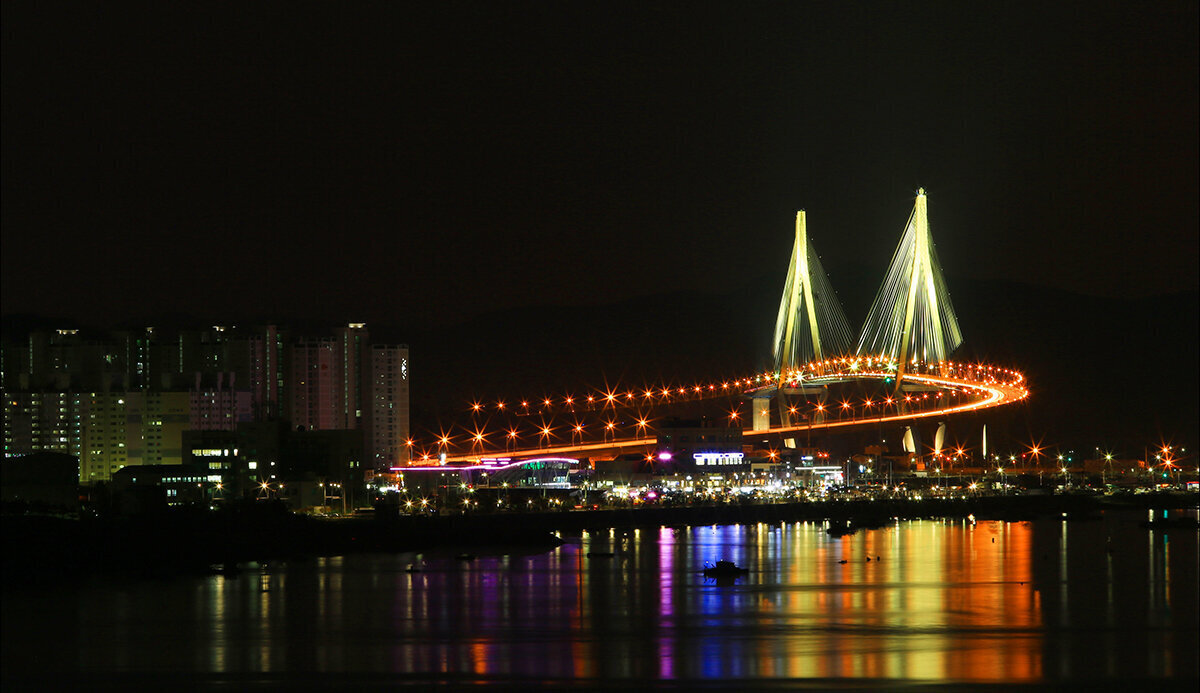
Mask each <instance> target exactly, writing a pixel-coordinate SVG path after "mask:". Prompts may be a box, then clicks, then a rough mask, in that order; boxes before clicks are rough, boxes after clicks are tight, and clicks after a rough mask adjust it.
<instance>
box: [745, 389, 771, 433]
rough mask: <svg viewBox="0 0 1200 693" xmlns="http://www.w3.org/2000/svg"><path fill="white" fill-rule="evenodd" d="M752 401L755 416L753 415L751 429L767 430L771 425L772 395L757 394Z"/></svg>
mask: <svg viewBox="0 0 1200 693" xmlns="http://www.w3.org/2000/svg"><path fill="white" fill-rule="evenodd" d="M750 403H751V404H752V405H753V407H754V416H753V417H751V423H752V424H753V425H752V426H751V430H754V431H765V430H767V429H768V428H770V427H771V395H770V394H767V395H755V396H754V398H753V399H751V400H750Z"/></svg>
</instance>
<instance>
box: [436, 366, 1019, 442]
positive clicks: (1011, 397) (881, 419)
mask: <svg viewBox="0 0 1200 693" xmlns="http://www.w3.org/2000/svg"><path fill="white" fill-rule="evenodd" d="M893 376H894V374H893V373H889V372H884V371H878V372H863V373H856V374H853V375H850V374H847V373H838V374H831V375H828V376H818V377H816V378H811V379H808V380H806V381H805V383H806V384H809V383H813V384H828V383H833V382H847V381H848V380H876V379H877V380H883V379H884V378H888V377H893ZM903 379H904V381H905V382H913V383H919V384H921V385H925V386H929V387H933V388H938V389H943V390H956V391H961V390H964V389H965V390H968V391H972V392H975V393H977V394H979V395H982V399H978V400H976V399H974V398H972V400H971V401H969V402H965V403H961V404H954V405H951V406H944V407H935V408H933V409H927V410H926V409H922V410H920V411H907V412H897V413H895V414H887V415H881V416H873V417H857V418H851V419H839V420H831V421H821V422H811V421H809V422H806V423H803V424H797V425H794V426H777V427H774V428H768V429H764V430H757V431H756V430H747V431H746V432H745V433H744V434H743V435H744V436H745V437H746V438H754V437H755V436H761V435H776V436H777V435H786V434H788V433H806V432H808V431H820V430H828V429H835V428H850V427H853V426H865V425H876V424H880V423H888V422H900V421H913V420H916V419H928V418H933V417H938V416H949V415H952V414H961V413H965V412H971V411H977V410H980V409H987V408H989V407H996V406H1000V405H1002V404H1012V403H1014V402H1017V401H1020V400H1023V399H1025V398H1027V397H1028V396H1029V390H1028V389H1027V388H1026V387H1025V383H1024V380H1023V379H1022V378H1020V377H1019V376H1018V378H1017V379H1016V380H1014V381H1012V382H980V381H978V380H973V379H968V378H955V377H950V376H945V375H926V374H918V373H912V374H905V375H904V376H903ZM759 389H765V388H759ZM752 392H754V390H750V391H747V393H746V394H751V393H752ZM654 445H655V438H654V437H652V436H641V437H637V438H620V439H616V440H607V441H602V442H595V443H583V442H580V443H578V444H575V443H572V444H569V445H548V446H545V447H538V448H518V449H511V450H488V451H479V452H474V453H471V454H468V455H454V456H450V455H447V457H446V463H447V464H451V463H453V464H475V463H478V462H479V461H480V460H481V459H484V458H497V457H503V458H512V459H517V458H534V457H562V456H566V455H583V454H584V453H592V454H608V453H613V454H620V453H624V452H629V451H630V449H631V448H632V449H638V448H640V449H647V448H650V447H653V446H654Z"/></svg>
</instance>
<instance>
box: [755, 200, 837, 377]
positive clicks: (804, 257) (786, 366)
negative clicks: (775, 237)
mask: <svg viewBox="0 0 1200 693" xmlns="http://www.w3.org/2000/svg"><path fill="white" fill-rule="evenodd" d="M774 344H775V369H776V371H777V372H778V374H779V375H778V377H779V380H780V382H784V381H787V380H789V379H790V378H788V374H789V373H790V372H791V371H793V370H795V369H797V368H800V367H803V366H804V365H806V364H808V363H809V362H810V361H816V360H819V359H824V358H825V357H826V356H830V355H841V354H845V353H846V352H848V351H849V349H850V345H851V336H850V326H849V323H847V322H846V314H845V313H844V312H842V306H841V304H840V303H838V300H837V296H836V295H835V294H834V293H833V287H832V286H831V285H830V283H829V277H827V276H825V270H824V269H822V267H821V260H820V258H819V257H818V256H817V251H816V250H814V249H813V245H812V241H811V240H809V238H808V225H807V219H806V215H805V213H804V210H800V211H799V212H796V241H795V244H794V245H793V246H792V259H791V262H790V263H789V264H788V273H787V280H786V281H785V282H784V284H783V299H782V300H781V301H780V302H779V317H778V318H777V319H776V321H775V342H774Z"/></svg>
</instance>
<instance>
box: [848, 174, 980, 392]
mask: <svg viewBox="0 0 1200 693" xmlns="http://www.w3.org/2000/svg"><path fill="white" fill-rule="evenodd" d="M960 344H962V332H961V331H960V330H959V327H958V318H957V317H956V316H955V314H954V306H953V305H951V303H950V292H949V291H948V290H947V289H946V280H945V278H944V277H943V276H942V266H941V264H940V263H939V262H938V258H937V252H936V251H935V250H934V247H933V236H932V235H930V233H929V216H928V210H927V206H926V201H925V189H924V188H921V189H920V190H918V191H917V201H916V204H915V205H914V206H913V211H912V214H911V215H910V216H909V218H908V224H907V225H906V226H905V228H904V235H903V236H902V237H901V238H900V245H898V246H897V247H896V253H895V254H894V255H893V256H892V263H891V265H890V266H889V267H888V273H887V276H886V277H885V278H884V280H883V286H881V287H880V288H879V293H878V294H877V295H876V296H875V303H874V304H872V306H871V312H870V313H869V314H868V316H867V322H866V324H864V325H863V332H862V336H861V337H860V338H859V340H858V352H859V353H860V354H885V355H889V356H891V357H892V358H894V359H896V362H897V373H896V386H897V388H899V386H900V380H901V378H902V377H903V375H904V371H905V369H906V368H908V367H910V366H911V364H912V363H915V362H917V361H925V362H936V361H944V360H945V359H946V358H947V357H948V356H949V355H950V354H951V353H953V351H954V350H955V349H957V348H958V346H959V345H960Z"/></svg>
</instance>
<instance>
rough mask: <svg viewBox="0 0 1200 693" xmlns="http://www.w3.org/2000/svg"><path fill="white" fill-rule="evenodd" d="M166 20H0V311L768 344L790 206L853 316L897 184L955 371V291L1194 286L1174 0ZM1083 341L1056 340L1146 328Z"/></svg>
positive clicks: (33, 16) (1092, 292)
mask: <svg viewBox="0 0 1200 693" xmlns="http://www.w3.org/2000/svg"><path fill="white" fill-rule="evenodd" d="M171 5H172V8H171V9H169V10H164V9H162V8H161V7H158V6H155V5H150V6H148V7H143V8H140V9H137V10H134V9H129V8H127V7H111V6H108V5H81V6H77V7H72V8H70V9H69V11H68V9H67V8H63V7H53V6H49V5H47V4H44V3H38V4H32V3H24V2H6V3H3V5H2V6H0V7H2V8H3V21H2V30H3V84H2V89H3V94H2V96H3V100H2V107H3V131H2V136H3V157H2V159H0V164H2V170H3V294H2V296H3V306H2V307H3V311H4V313H5V314H6V315H10V316H11V315H14V314H36V315H42V316H50V317H54V318H65V319H72V320H77V321H83V322H86V323H89V324H92V325H96V326H101V327H103V326H108V325H113V324H118V323H126V324H142V321H149V320H151V319H156V316H163V315H176V316H191V317H194V318H195V319H196V320H199V321H202V322H200V324H207V323H206V322H204V321H208V320H213V321H222V322H225V323H230V322H238V321H248V320H272V321H277V322H282V323H284V324H286V323H287V322H288V321H289V320H297V319H306V320H316V321H325V322H326V323H327V324H329V325H333V324H340V323H342V322H345V321H348V320H365V321H367V322H368V324H370V325H371V326H372V327H373V329H374V328H378V327H380V326H390V327H391V328H393V329H394V330H395V331H397V332H398V333H400V334H402V335H407V334H409V333H414V334H415V333H420V334H431V333H436V332H437V331H439V330H454V329H459V330H461V329H462V328H461V326H462V325H463V324H464V323H466V324H469V323H471V322H473V321H476V320H488V319H489V316H493V317H492V318H491V319H492V320H493V321H494V319H495V318H494V316H495V315H498V314H504V315H512V314H513V311H516V312H518V313H520V312H522V311H526V312H528V313H532V314H536V313H537V311H538V310H539V309H543V308H544V309H547V310H552V309H556V308H561V307H571V306H611V305H612V304H615V303H618V302H621V301H631V300H633V301H635V304H636V301H637V300H638V299H640V298H643V297H654V296H661V295H663V294H668V293H672V292H674V295H679V294H680V292H701V293H704V294H722V293H723V292H732V291H736V290H739V288H740V289H744V288H745V287H746V286H763V287H768V288H766V289H764V290H763V291H762V292H761V294H762V295H761V297H760V296H758V295H757V294H754V295H753V296H752V297H751V298H750V299H749V300H750V302H751V303H753V304H754V305H755V306H757V307H756V308H755V309H754V311H756V312H758V311H759V309H760V308H761V313H762V314H763V315H765V316H766V318H765V319H764V320H763V321H762V322H764V324H763V325H762V330H761V331H762V333H763V334H762V335H761V337H762V339H759V337H758V336H755V339H756V340H758V341H765V340H766V339H769V332H770V331H771V328H772V327H773V324H771V323H770V321H771V320H772V319H773V314H774V310H775V308H776V306H777V305H778V300H779V298H778V293H779V290H780V288H781V287H782V282H783V278H784V274H785V271H786V269H785V268H786V263H787V258H788V254H789V253H790V249H791V242H792V233H793V231H792V226H793V219H794V214H795V210H796V209H799V208H805V209H807V210H808V219H809V232H810V236H811V238H812V239H813V241H814V243H815V244H816V247H817V249H818V250H819V251H820V252H821V254H822V256H823V263H824V266H825V268H826V270H827V271H828V272H829V273H830V274H831V277H832V280H833V284H834V286H835V287H837V288H838V290H839V293H840V294H842V295H858V296H859V298H858V302H857V303H854V302H853V301H851V304H852V305H849V306H848V309H847V313H848V315H849V317H850V320H851V322H852V323H854V324H855V325H857V324H858V322H859V321H860V320H861V319H862V316H863V315H865V308H866V305H864V304H863V302H864V301H869V298H870V296H871V295H872V294H873V293H874V290H875V287H876V286H877V285H878V282H879V281H880V280H881V279H882V276H883V272H884V270H885V268H886V266H887V263H888V261H889V259H890V258H891V255H892V252H893V250H894V248H895V245H896V243H897V242H898V240H899V237H900V233H901V231H902V228H903V225H904V222H905V220H906V219H907V216H908V214H909V212H910V211H911V207H912V201H913V197H914V194H915V191H916V189H917V188H918V187H920V186H923V187H924V188H926V190H927V191H928V192H929V205H930V207H929V209H930V221H931V227H932V229H933V234H934V238H935V240H936V242H937V250H938V254H939V256H940V258H941V261H942V263H943V265H944V267H945V272H946V275H947V278H948V281H949V285H950V290H951V295H952V296H955V297H956V307H957V309H958V312H959V314H960V316H963V321H964V324H965V325H964V326H965V327H967V326H970V325H974V326H975V327H973V328H972V329H974V333H972V332H970V331H968V332H967V335H966V336H967V341H968V345H972V346H973V348H974V352H973V353H981V352H982V353H983V355H985V356H986V355H988V354H987V346H988V345H982V347H983V348H982V349H981V348H980V347H981V345H980V344H979V341H980V338H981V337H982V336H985V335H981V329H980V327H979V325H982V324H988V326H989V328H990V329H991V330H992V331H993V332H994V331H996V330H1004V329H1007V328H1006V326H1005V325H995V324H990V323H995V322H997V321H1006V320H1011V319H1012V318H1011V317H1003V316H999V315H997V316H993V315H992V314H991V313H989V314H987V315H984V314H982V312H981V311H983V308H982V307H981V306H982V302H981V301H974V299H972V298H971V296H972V291H974V293H975V295H979V296H990V298H991V305H992V306H993V308H989V309H988V310H989V311H990V310H993V309H994V307H995V306H996V305H1000V306H1001V307H1003V304H1004V301H1003V300H1000V301H999V303H997V299H996V295H997V294H998V295H1000V296H1004V295H1007V292H1008V291H1010V290H1011V291H1013V292H1014V293H1013V295H1014V296H1017V295H1019V296H1020V297H1021V299H1020V300H1021V301H1023V302H1024V304H1022V305H1013V306H1010V308H1011V310H1010V312H1009V314H1010V315H1013V314H1015V315H1018V316H1024V319H1025V320H1026V321H1027V322H1028V321H1038V322H1039V323H1047V322H1054V321H1056V320H1057V319H1058V318H1057V317H1056V315H1055V314H1053V310H1057V308H1054V309H1053V310H1052V311H1051V314H1049V315H1046V314H1045V313H1046V310H1045V308H1044V307H1043V310H1042V313H1040V314H1039V313H1037V312H1036V310H1033V309H1034V308H1036V306H1034V304H1035V303H1037V302H1038V296H1039V292H1042V291H1050V292H1052V293H1053V295H1054V296H1056V297H1057V298H1056V301H1057V303H1054V304H1053V306H1061V305H1071V303H1070V301H1071V300H1073V299H1070V297H1071V296H1072V295H1079V296H1081V298H1080V299H1079V300H1080V301H1086V302H1090V303H1088V305H1090V306H1093V308H1094V310H1093V313H1095V314H1099V315H1100V316H1101V319H1102V320H1107V317H1106V316H1105V315H1104V301H1107V300H1109V299H1111V300H1114V301H1119V300H1125V301H1128V300H1131V299H1134V300H1137V299H1140V300H1143V301H1145V300H1152V299H1155V297H1167V296H1169V295H1171V294H1178V293H1179V292H1193V295H1194V292H1195V290H1196V287H1197V283H1198V270H1197V265H1198V261H1197V258H1198V255H1200V251H1198V248H1197V237H1198V234H1197V228H1198V227H1200V219H1198V212H1197V209H1198V204H1197V197H1198V194H1197V191H1198V189H1200V182H1198V179H1197V170H1198V158H1197V151H1198V144H1197V140H1198V136H1197V133H1198V131H1200V126H1198V122H1197V104H1198V102H1200V96H1198V93H1197V83H1198V76H1197V75H1198V68H1197V65H1198V59H1197V34H1198V20H1197V5H1196V3H1195V2H1183V3H1181V2H1160V3H1127V4H1123V5H1116V4H1109V3H1095V2H1087V3H1065V4H1064V3H1045V2H1042V3H1031V4H1020V5H1019V4H1015V3H985V4H981V3H957V2H955V3H920V4H918V5H916V6H913V7H909V6H906V5H904V4H884V3H877V4H871V5H852V6H847V5H848V4H847V3H833V4H830V5H822V4H818V3H756V4H754V5H753V6H752V7H751V8H750V9H747V8H746V7H744V6H743V5H744V3H727V4H725V5H724V6H723V7H715V8H714V7H713V6H705V7H703V8H701V7H698V6H695V5H693V4H691V3H677V4H656V5H650V6H647V4H646V3H634V4H628V5H625V4H613V3H578V2H573V3H537V4H529V5H525V4H516V3H467V4H456V3H440V2H439V3H430V4H428V5H415V4H413V5H392V4H385V5H356V6H345V5H341V4H336V5H335V4H325V5H322V6H304V5H295V4H292V5H278V6H275V5H267V4H260V3H254V4H253V5H252V7H250V8H248V9H243V10H242V11H234V10H231V9H230V8H229V7H228V6H226V7H222V8H219V9H214V8H212V7H208V6H199V7H197V8H195V9H193V10H191V11H188V10H181V9H178V8H176V7H174V3H171ZM848 278H858V281H859V283H861V284H862V285H863V286H859V287H851V286H846V284H847V283H848V282H849V279H848ZM968 281H970V282H974V284H971V285H968ZM980 282H982V284H980ZM972 286H973V287H974V289H971V287H972ZM981 286H983V287H985V288H984V289H980V288H979V287H981ZM1064 296H1065V297H1067V298H1066V299H1064V298H1063V297H1064ZM863 297H865V298H863ZM647 300H650V299H647ZM973 301H974V302H975V303H976V305H972V302H973ZM1014 301H1016V299H1015V298H1014ZM1064 301H1066V302H1065V303H1064ZM1123 305H1125V309H1126V310H1131V311H1136V312H1144V311H1143V310H1142V309H1141V308H1140V307H1136V308H1130V307H1129V306H1130V305H1132V304H1123ZM1138 305H1139V306H1141V305H1144V304H1138ZM1182 305H1184V306H1194V305H1195V301H1194V300H1192V301H1191V302H1190V303H1189V302H1188V301H1184V302H1183V304H1182ZM1027 308H1028V309H1027ZM505 311H507V312H505ZM612 312H613V311H611V310H610V311H608V313H607V314H611V313H612ZM1185 312H1186V311H1185ZM1192 312H1194V311H1192ZM1031 316H1035V317H1031ZM1185 317H1187V318H1188V320H1189V321H1190V322H1189V323H1188V324H1190V325H1193V326H1194V324H1195V316H1194V315H1190V316H1185ZM707 319H710V320H712V322H713V326H715V327H721V322H722V318H721V317H719V316H709V318H707ZM755 319H756V320H757V318H755ZM1155 319H1158V318H1157V317H1156V318H1155ZM1168 319H1170V318H1169V317H1168ZM1110 323H1111V324H1107V325H1106V324H1093V325H1088V326H1086V327H1083V328H1081V327H1079V326H1074V327H1073V328H1072V329H1076V330H1077V332H1078V331H1085V332H1087V333H1088V335H1089V337H1099V338H1101V339H1102V340H1104V341H1106V342H1109V343H1111V342H1112V341H1113V340H1124V341H1128V342H1129V343H1130V344H1131V345H1133V346H1134V348H1135V349H1136V348H1138V347H1139V345H1142V344H1146V343H1150V342H1153V341H1154V337H1153V335H1150V336H1147V335H1143V334H1137V335H1129V334H1123V333H1122V330H1123V329H1126V328H1124V327H1123V325H1126V324H1129V323H1127V322H1125V318H1124V317H1123V316H1121V315H1119V314H1114V315H1113V316H1112V318H1111V321H1110ZM755 324H757V323H755ZM1139 324H1141V323H1139ZM1038 327H1039V328H1040V329H1041V330H1042V331H1045V330H1046V329H1047V328H1048V327H1049V326H1048V325H1046V324H1039V325H1038ZM548 329H549V328H548ZM1013 329H1021V326H1020V325H1014V326H1013ZM1138 329H1144V325H1143V326H1142V327H1139V328H1138ZM1190 329H1191V331H1192V332H1193V333H1194V327H1192V328H1190ZM1077 332H1076V334H1077ZM1187 337H1188V335H1187V334H1186V333H1185V334H1184V338H1185V339H1184V343H1183V344H1175V345H1174V346H1173V347H1172V348H1173V349H1175V350H1176V352H1175V353H1179V350H1184V351H1183V353H1184V354H1185V355H1186V354H1191V356H1186V358H1184V359H1183V360H1184V361H1192V360H1194V355H1195V350H1196V346H1195V345H1196V341H1195V336H1194V334H1193V335H1191V339H1187ZM973 338H974V339H975V343H974V344H972V339H973ZM1173 339H1174V337H1173ZM417 341H419V340H417ZM1018 346H1019V347H1021V349H1014V351H1017V352H1020V351H1022V350H1024V351H1026V352H1028V350H1029V349H1034V350H1036V349H1035V348H1036V346H1037V345H1018ZM1026 346H1028V349H1025V347H1026ZM418 347H423V348H424V349H425V351H426V353H428V352H429V351H430V348H429V346H428V345H420V344H416V345H414V348H418ZM647 348H648V349H651V350H652V347H647ZM1072 348H1074V346H1073V345H1072ZM532 351H536V350H531V351H530V353H532ZM1121 353H1123V352H1121ZM1003 355H1007V354H1003ZM1014 355H1016V356H1017V357H1018V360H1019V357H1020V354H1019V353H1017V354H1014ZM1103 358H1104V359H1108V358H1109V357H1108V356H1107V355H1105V356H1103ZM585 365H586V364H585ZM1193 370H1194V369H1193ZM1189 377H1192V379H1194V377H1193V376H1189ZM1184 389H1185V390H1187V393H1186V394H1184V395H1183V397H1185V401H1186V403H1187V404H1188V405H1189V406H1190V407H1191V411H1194V409H1195V395H1194V392H1195V390H1194V387H1190V386H1189V387H1187V388H1184ZM1151 396H1153V393H1147V394H1146V397H1151Z"/></svg>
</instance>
